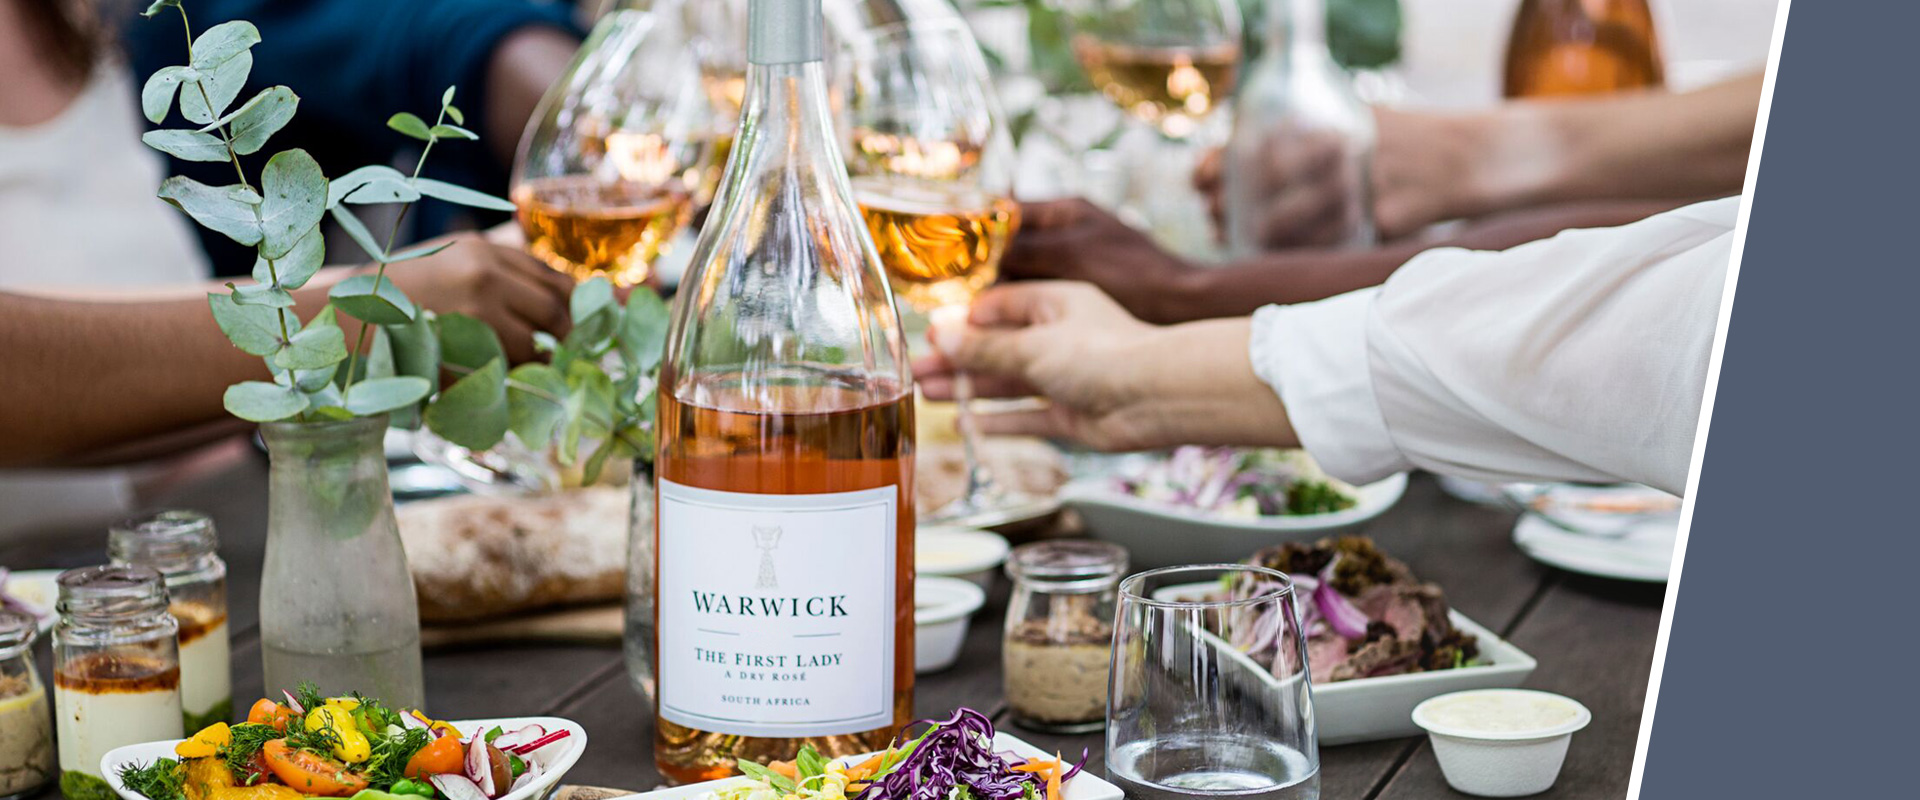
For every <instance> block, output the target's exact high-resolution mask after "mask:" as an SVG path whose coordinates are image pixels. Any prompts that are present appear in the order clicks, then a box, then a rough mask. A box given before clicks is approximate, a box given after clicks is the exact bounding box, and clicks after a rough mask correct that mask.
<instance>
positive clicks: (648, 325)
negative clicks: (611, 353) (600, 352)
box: [620, 289, 669, 374]
mask: <svg viewBox="0 0 1920 800" xmlns="http://www.w3.org/2000/svg"><path fill="white" fill-rule="evenodd" d="M667 317H668V309H667V304H666V301H664V300H661V299H660V295H658V294H655V293H654V292H652V291H651V290H648V289H634V290H633V293H632V294H629V295H627V309H626V313H625V314H623V315H621V319H620V356H621V358H623V359H624V360H625V361H626V364H627V369H628V370H629V371H630V372H633V373H636V374H638V373H644V372H651V371H653V369H654V368H655V367H658V366H660V358H661V355H662V353H663V352H664V351H665V349H666V346H667V323H668V322H669V320H668V318H667Z"/></svg>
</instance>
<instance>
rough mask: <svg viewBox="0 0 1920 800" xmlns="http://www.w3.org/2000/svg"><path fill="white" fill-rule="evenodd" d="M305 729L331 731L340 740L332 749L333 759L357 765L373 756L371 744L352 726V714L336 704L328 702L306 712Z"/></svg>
mask: <svg viewBox="0 0 1920 800" xmlns="http://www.w3.org/2000/svg"><path fill="white" fill-rule="evenodd" d="M306 727H307V730H310V731H317V730H320V729H321V728H328V729H331V730H332V731H333V733H334V735H335V736H337V737H338V738H339V740H340V742H339V744H336V745H334V747H333V757H334V758H338V759H340V760H341V761H345V762H347V763H349V764H359V763H361V762H364V761H366V760H367V758H368V757H369V756H371V755H373V743H372V742H369V741H368V740H367V735H366V734H364V733H361V732H360V728H359V726H357V725H354V724H353V712H351V711H349V710H348V709H346V708H343V707H341V706H340V705H338V704H335V703H331V702H329V703H327V704H326V705H324V706H321V707H319V708H316V709H314V710H312V711H309V712H307V722H306Z"/></svg>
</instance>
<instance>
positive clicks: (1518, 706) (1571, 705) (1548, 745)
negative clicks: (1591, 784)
mask: <svg viewBox="0 0 1920 800" xmlns="http://www.w3.org/2000/svg"><path fill="white" fill-rule="evenodd" d="M1472 706H1478V707H1479V708H1478V709H1477V710H1478V712H1479V713H1480V714H1481V716H1480V718H1478V719H1464V718H1462V717H1463V714H1462V712H1464V711H1465V710H1466V708H1468V707H1472ZM1592 721H1593V713H1592V712H1590V711H1588V710H1587V707H1586V706H1583V705H1581V704H1580V703H1579V702H1577V701H1575V700H1574V699H1573V698H1570V697H1565V696H1562V695H1557V694H1554V693H1552V692H1537V691H1532V690H1529V689H1475V690H1472V691H1466V692H1454V693H1452V694H1443V695H1440V696H1439V697H1435V698H1432V699H1430V700H1427V701H1426V702H1423V703H1421V704H1420V705H1417V706H1414V708H1413V724H1415V725H1418V726H1420V727H1422V728H1424V729H1426V731H1427V738H1428V740H1429V741H1431V742H1432V743H1433V755H1434V757H1435V758H1438V759H1439V760H1440V771H1441V773H1443V774H1445V775H1446V776H1447V784H1448V785H1450V786H1452V787H1453V788H1454V789H1456V790H1458V791H1461V792H1465V793H1467V794H1472V795H1479V796H1481V797H1522V796H1525V795H1530V794H1539V793H1541V792H1544V791H1546V790H1548V789H1551V788H1553V782H1554V779H1556V778H1558V777H1560V765H1561V764H1562V763H1563V762H1565V761H1566V758H1567V745H1568V743H1570V742H1571V741H1572V740H1573V734H1574V732H1575V731H1578V730H1580V729H1581V728H1585V727H1587V723H1589V722H1592Z"/></svg>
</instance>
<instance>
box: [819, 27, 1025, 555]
mask: <svg viewBox="0 0 1920 800" xmlns="http://www.w3.org/2000/svg"><path fill="white" fill-rule="evenodd" d="M842 48H843V49H842V52H841V59H840V61H841V63H842V64H843V65H844V67H845V69H846V72H847V74H846V75H845V81H844V84H845V87H846V90H847V109H846V130H845V134H844V135H845V140H846V150H847V172H848V175H849V176H850V177H851V183H852V187H853V195H854V200H855V201H856V202H857V203H859V205H860V211H861V215H862V216H863V217H864V218H865V220H866V224H867V231H868V233H870V234H871V235H872V237H873V242H874V246H875V248H876V249H877V251H878V252H879V255H880V261H881V263H882V265H884V266H885V268H886V271H887V278H888V281H889V282H890V283H891V285H892V288H893V291H894V294H895V296H896V297H897V298H898V299H899V300H900V302H902V303H903V304H904V305H906V306H908V307H909V308H911V309H913V310H915V311H918V312H920V313H921V314H925V315H928V316H929V317H931V318H934V319H936V320H942V319H943V318H946V317H958V318H959V319H965V312H966V308H967V307H968V306H969V305H970V304H971V303H972V301H973V297H974V295H976V294H978V293H980V291H981V290H983V289H985V288H987V287H988V286H990V285H992V284H993V282H994V280H995V278H997V277H998V275H999V270H1000V258H1001V256H1002V255H1003V254H1004V253H1005V252H1006V247H1007V244H1008V242H1010V241H1011V240H1012V238H1013V235H1014V232H1015V231H1017V230H1018V229H1019V226H1020V206H1019V204H1018V203H1016V202H1015V201H1014V199H1013V166H1014V148H1013V143H1012V138H1011V136H1010V134H1009V131H1008V130H1007V126H1006V119H1005V116H1004V115H1003V113H1002V111H1001V109H1000V106H999V102H998V100H997V99H996V97H995V95H994V92H993V89H992V83H991V82H990V80H989V78H988V73H987V66H986V59H985V57H984V56H983V55H982V54H981V52H980V46H979V45H978V44H977V43H976V42H975V41H974V38H973V33H972V31H970V30H969V29H968V28H967V26H966V23H965V22H964V21H963V20H961V19H959V18H957V17H948V18H933V19H923V20H917V21H912V22H904V23H897V24H893V25H886V26H880V27H876V28H874V29H872V30H869V31H867V32H866V33H865V34H864V35H862V36H860V37H857V38H851V39H849V40H848V41H846V42H843V43H842ZM956 395H957V396H956V398H955V401H956V405H957V409H956V410H957V415H958V420H959V427H960V435H961V441H962V446H963V448H964V455H965V458H966V471H967V481H966V489H965V491H964V492H963V493H962V495H961V496H960V497H959V498H958V499H956V500H954V501H953V502H952V503H950V504H948V505H947V506H945V507H943V508H938V509H933V510H931V511H930V512H927V513H923V514H922V515H921V518H922V519H923V520H928V521H938V522H949V523H960V524H970V525H990V524H996V521H1004V520H1007V519H1019V518H1023V517H1025V516H1030V515H1031V514H1033V513H1038V512H1040V511H1044V510H1045V509H1046V508H1048V507H1050V506H1051V503H1052V501H1051V500H1047V499H1039V498H1031V497H1026V496H1022V495H1018V494H1016V493H1013V492H1010V491H1008V490H1006V489H1005V488H1003V487H1002V486H1001V485H1000V484H999V483H997V482H996V481H995V480H994V479H993V477H992V475H990V474H988V471H987V470H986V469H985V468H984V467H983V466H982V462H981V459H980V457H979V435H978V432H977V430H976V429H975V427H974V425H973V415H972V411H971V404H970V400H971V399H972V397H971V395H972V391H971V382H970V381H968V380H967V379H966V376H965V375H964V374H963V375H961V376H960V378H959V380H958V381H957V382H956Z"/></svg>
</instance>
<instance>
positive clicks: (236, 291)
mask: <svg viewBox="0 0 1920 800" xmlns="http://www.w3.org/2000/svg"><path fill="white" fill-rule="evenodd" d="M227 288H229V289H232V290H233V294H232V297H233V302H234V303H236V304H238V305H243V306H267V307H269V308H292V307H293V295H291V294H288V293H287V290H285V289H282V288H280V287H278V286H274V285H272V284H266V283H249V284H247V285H245V286H238V285H235V284H231V283H229V284H227Z"/></svg>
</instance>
